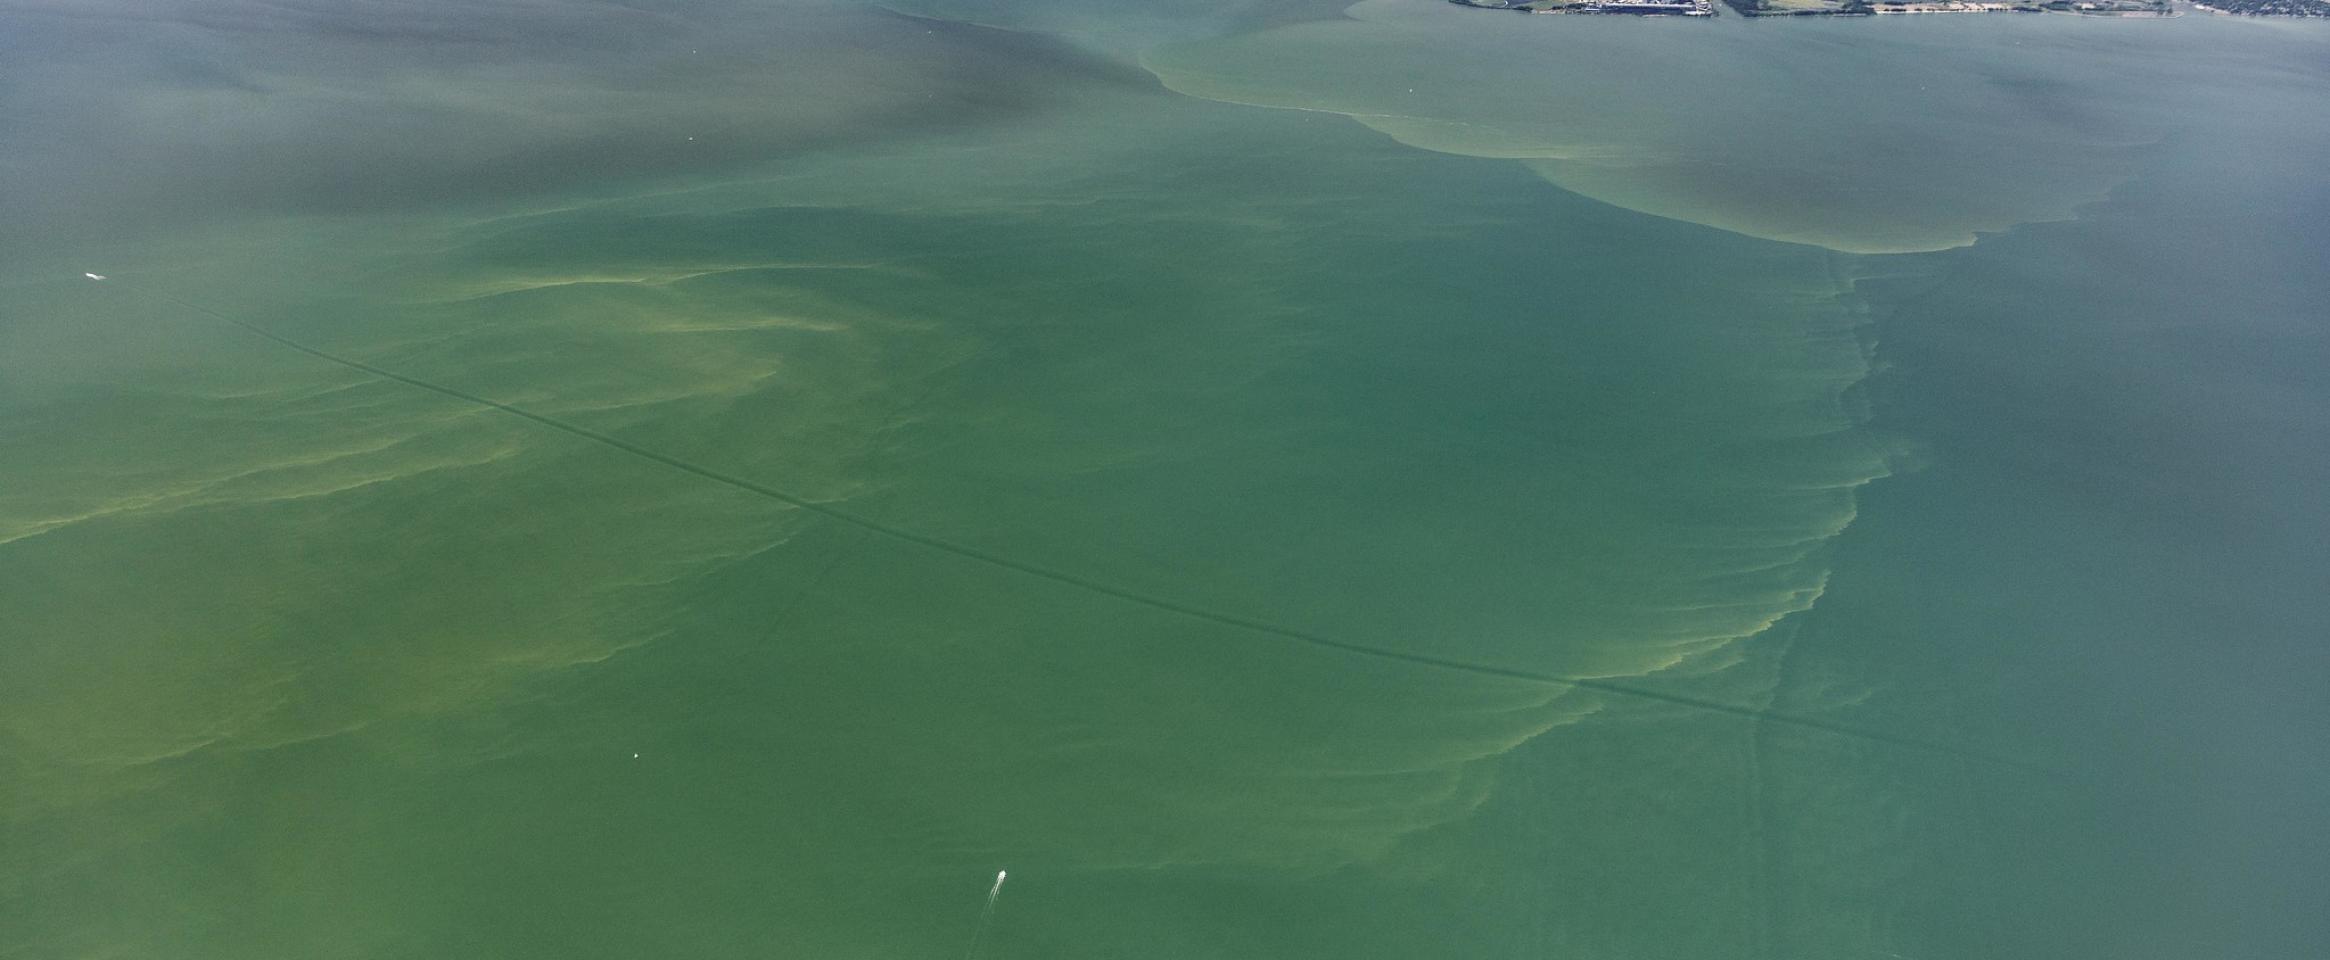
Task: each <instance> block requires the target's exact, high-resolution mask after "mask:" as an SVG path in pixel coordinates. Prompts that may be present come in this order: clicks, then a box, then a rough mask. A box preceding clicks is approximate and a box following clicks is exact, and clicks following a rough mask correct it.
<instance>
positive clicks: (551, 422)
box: [115, 281, 2055, 774]
mask: <svg viewBox="0 0 2330 960" xmlns="http://www.w3.org/2000/svg"><path fill="white" fill-rule="evenodd" d="M115 282H116V283H118V281H115ZM159 299H161V300H163V301H165V302H168V303H170V304H172V305H175V306H178V307H181V308H184V309H186V310H191V311H193V312H195V313H198V314H201V315H203V316H205V317H209V318H211V319H213V320H217V321H219V322H221V323H226V324H229V325H232V326H234V327H237V328H240V329H242V330H245V331H247V332H249V333H251V334H254V335H256V336H259V337H261V338H264V339H266V340H269V341H272V342H274V343H276V344H279V345H281V346H284V347H287V348H290V349H292V350H296V351H298V352H300V353H304V354H307V355H308V356H311V357H315V358H317V359H319V360H323V361H326V362H329V363H334V364H338V365H340V366H343V367H347V368H349V369H351V370H357V371H361V372H363V373H367V374H370V375H372V376H375V377H379V378H381V379H384V380H391V381H394V382H397V383H402V384H405V385H407V386H411V387H415V388H418V389H421V390H426V391H429V392H431V393H436V394H439V395H442V396H446V397H451V398H453V399H456V400H460V401H463V402H465V403H471V404H475V405H477V406H481V407H486V408H490V409H493V410H499V411H501V412H503V413H507V414H509V415H511V416H514V417H518V418H521V419H524V420H528V421H532V422H534V423H537V424H540V425H542V426H545V427H549V428H550V429H553V430H557V431H559V432H561V433H566V434H570V435H572V436H576V437H580V438H582V439H584V440H589V441H591V442H593V443H597V444H601V445H603V446H607V447H612V448H614V449H616V450H620V451H623V452H624V453H628V454H631V455H632V456H635V457H639V458H641V459H644V460H650V461H653V462H655V463H659V464H662V465H664V466H667V467H670V468H672V469H674V470H679V471H681V472H684V473H688V474H693V475H695V476H697V477H700V478H703V479H705V480H710V481H712V482H714V483H718V484H722V485H725V486H728V487H732V488H734V489H737V490H742V491H744V492H746V493H750V494H754V495H756V496H760V497H764V498H767V499H769V500H773V501H776V502H778V503H783V504H787V505H789V506H793V507H797V508H799V509H802V510H806V511H808V512H810V513H813V514H816V515H818V516H822V517H826V518H829V519H832V520H835V521H837V522H840V523H844V524H848V525H850V526H853V527H857V528H859V529H862V530H866V531H870V532H872V533H876V534H880V535H882V536H885V537H889V538H891V539H893V540H898V541H901V542H905V543H911V544H915V545H917V546H922V547H927V548H929V549H932V550H938V551H941V552H944V553H950V554H953V555H955V556H958V557H963V558H965V559H969V560H974V561H977V562H979V563H984V564H987V565H990V566H994V567H998V568H1001V569H1005V570H1010V571H1014V572H1017V573H1021V574H1025V575H1027V576H1031V577H1036V578H1039V579H1043V580H1049V581H1052V582H1054V583H1060V584H1064V585H1067V586H1070V587H1075V588H1077V589H1080V590H1085V591H1088V592H1091V593H1096V594H1101V595H1104V596H1109V597H1114V598H1116V599H1118V600H1122V601H1125V602H1127V603H1133V604H1138V605H1141V606H1145V607H1149V608H1152V609H1156V610H1163V611H1165V612H1168V613H1174V614H1179V615H1181V616H1184V617H1189V618H1191V619H1195V620H1203V621H1207V622H1209V623H1215V624H1220V625H1223V626H1229V627H1236V628H1239V629H1242V630H1249V631H1252V632H1255V633H1262V634H1268V635H1270V636H1275V637H1280V638H1282V639H1286V640H1292V641H1295V642H1298V643H1304V644H1309V645H1311V646H1314V647H1318V648H1321V649H1326V650H1335V651H1340V652H1343V653H1348V654H1352V655H1356V656H1361V657H1368V658H1372V659H1377V660H1386V661H1392V662H1397V663H1407V664H1413V665H1416V666H1423V667H1432V668H1435V669H1439V670H1448V671H1454V672H1459V673H1469V674H1474V675H1478V676H1486V677H1498V678H1502V679H1508V680H1516V681H1521V682H1525V683H1536V684H1550V685H1555V686H1562V687H1571V688H1576V689H1580V690H1593V691H1596V692H1600V693H1607V694H1611V695H1615V696H1621V697H1629V698H1633V699H1637V700H1647V701H1653V702H1657V703H1664V704H1669V705H1672V706H1679V707H1685V708H1688V709H1692V710H1698V711H1702V712H1706V713H1716V714H1725V715H1729V716H1734V717H1740V718H1743V719H1748V720H1760V721H1765V722H1770V723H1779V724H1785V725H1788V726H1793V727H1800V728H1803V729H1807V730H1817V731H1820V732H1823V733H1829V734H1833V735H1836V736H1840V737H1846V738H1849V739H1854V740H1861V741H1866V742H1870V743H1881V744H1887V745H1890V746H1895V747H1902V748H1905V749H1911V750H1919V751H1926V752H1931V753H1937V754H1943V755H1947V756H1952V757H1957V758H1960V759H1963V760H1970V761H1975V762H1980V763H1985V764H1992V765H1997V766H2004V767H2014V768H2019V769H2023V770H2026V771H2031V772H2036V773H2046V774H2052V773H2054V772H2055V771H2051V770H2049V769H2047V768H2045V767H2041V766H2039V765H2036V764H2033V763H2030V762H2028V761H2024V760H2019V759H2015V758H2012V757H2006V756H2001V755H1997V754H1992V753H1987V752H1983V751H1979V750H1974V749H1971V748H1967V747H1963V746H1958V745H1956V744H1949V743H1943V742H1939V741H1934V740H1926V739H1922V738H1918V737H1909V736H1902V735H1899V734H1892V733H1886V732H1883V731H1879V730H1869V729H1864V728H1861V727H1855V726H1850V725H1847V724H1841V723H1836V722H1833V721H1828V720H1822V719H1819V718H1817V717H1806V716H1799V715H1795V714H1788V713H1780V712H1776V711H1772V710H1767V709H1758V708H1755V707H1748V706H1742V705H1738V704H1731V703H1724V702H1721V701H1717V700H1707V699H1702V698H1699V697H1693V696H1688V695H1684V694H1678V693H1667V692H1662V691H1656V690H1648V689H1644V688H1641V687H1635V686H1630V685H1627V684H1621V683H1613V682H1611V681H1608V680H1602V679H1597V678H1592V677H1571V676H1563V675H1560V674H1554V673H1542V672H1538V671H1534V670H1523V669H1518V668H1513V667H1500V666H1493V665H1488V664H1481V663H1473V662H1469V661H1464V660H1457V659H1452V658H1448V657H1438V656H1433V655H1430V654H1423V653H1411V652H1406V651H1400V650H1387V649H1384V648H1381V647H1373V646H1368V645H1366V644H1362V643H1354V642H1351V641H1347V640H1338V639H1335V638H1333V637H1328V636H1323V635H1320V634H1316V633H1311V632H1308V631H1304V630H1300V629H1296V628H1293V627H1285V626H1279V625H1277V624H1274V623H1269V622H1266V621H1262V620H1256V619H1253V618H1250V617H1244V616H1239V615H1237V614H1229V613H1221V612H1217V611H1213V610H1208V609H1205V608H1202V607H1196V606H1192V605H1190V604H1187V603H1183V602H1181V601H1177V600H1171V599H1167V598H1164V597H1157V596H1152V595H1149V594H1145V593H1140V592H1138V591H1135V590H1132V589H1129V588H1125V587H1119V586H1115V585H1113V584H1108V583H1104V582H1101V581H1098V580H1092V579H1089V578H1086V577H1080V576H1077V575H1075V574H1072V573H1065V572H1062V571H1058V570H1053V569H1051V568H1048V567H1043V566H1038V565H1036V564H1033V563H1029V562H1026V561H1023V560H1016V559H1013V558H1011V557H1007V556H1004V555H1002V554H998V553H992V552H989V551H987V550H983V549H980V548H978V547H974V546H970V545H967V544H962V543H956V542H954V541H952V540H944V539H940V538H938V537H933V536H929V535H927V534H921V533H916V532H914V531H912V530H907V529H903V528H900V527H894V526H891V525H889V524H885V523H883V522H881V521H878V520H874V519H871V518H868V517H864V516H860V515H858V514H855V513H851V512H849V511H846V510H842V509H839V508H837V507H832V506H828V505H826V504H822V503H818V502H816V501H814V500H810V499H808V498H805V497H801V496H798V495H795V494H792V493H787V492H785V491H783V490H780V489H777V488H775V487H771V486H768V485H767V484H763V483H759V482H756V481H753V480H748V479H746V478H744V477H739V476H736V475H734V474H729V473H723V472H721V471H719V470H715V469H713V468H711V467H706V466H702V465H700V464H696V463H691V462H689V461H686V460H681V459H679V458H677V457H674V456H671V455H670V454H666V453H662V452H660V451H657V450H654V449H651V448H648V447H643V446H640V445H639V444H636V443H632V442H631V441H628V440H624V439H622V438H620V437H616V436H613V435H611V434H606V433H601V432H599V431H597V430H593V429H591V428H589V427H585V426H581V425H579V424H575V423H570V422H568V421H565V420H561V419H558V418H556V417H552V416H549V415H546V414H542V413H536V412H534V411H532V410H528V409H526V408H524V407H520V406H517V405H514V404H509V403H504V402H502V401H499V400H495V399H492V398H490V397H485V396H480V395H478V394H474V393H470V392H468V391H466V390H461V389H459V388H456V387H450V386H446V385H444V384H440V383H435V382H432V381H428V380H423V379H421V378H419V377H415V376H411V375H409V374H403V373H398V372H396V371H394V370H390V369H387V368H384V367H379V366H374V365H373V364H369V363H366V362H364V361H361V360H356V359H353V358H350V357H344V356H341V355H339V354H336V353H332V352H330V351H327V350H323V349H320V348H317V347H313V346H309V345H308V344H306V343H303V342H301V341H298V340H295V339H292V338H290V337H287V336H284V335H283V334H280V333H277V332H275V331H273V330H270V329H268V328H266V327H263V326H260V325H258V324H255V323H252V322H250V321H247V320H242V319H239V318H236V317H232V316H229V315H227V314H225V313H221V312H219V311H217V310H213V309H211V308H209V307H205V306H202V305H200V304H196V303H192V302H189V301H186V300H182V299H179V298H177V297H172V296H167V295H163V296H160V297H159Z"/></svg>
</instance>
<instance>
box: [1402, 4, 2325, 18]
mask: <svg viewBox="0 0 2330 960" xmlns="http://www.w3.org/2000/svg"><path fill="white" fill-rule="evenodd" d="M1448 2H1450V3H1453V4H1456V5H1457V6H1461V7H1471V8H1473V9H1476V10H1507V11H1512V12H1515V13H1545V14H1587V15H1612V14H1618V15H1631V16H1640V17H1712V16H1717V15H1718V11H1717V8H1716V6H1715V2H1714V0H1448ZM1723 2H1724V5H1725V6H1728V7H1730V8H1731V9H1732V11H1733V12H1734V13H1737V14H1739V15H1740V16H1743V17H1866V16H1887V15H1907V14H1932V13H2068V14H2074V15H2078V16H2090V17H2134V18H2159V17H2174V16H2180V15H2181V14H2182V12H2183V11H2182V10H2180V9H2179V6H2189V7H2190V8H2191V9H2194V10H2198V11H2200V12H2203V13H2209V14H2216V15H2220V16H2225V15H2230V16H2251V17H2287V18H2292V19H2306V18H2314V17H2330V0H2217V2H2216V3H2213V4H2212V3H2201V2H2198V0H2184V3H2182V4H2178V3H2175V2H2174V0H1723Z"/></svg>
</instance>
